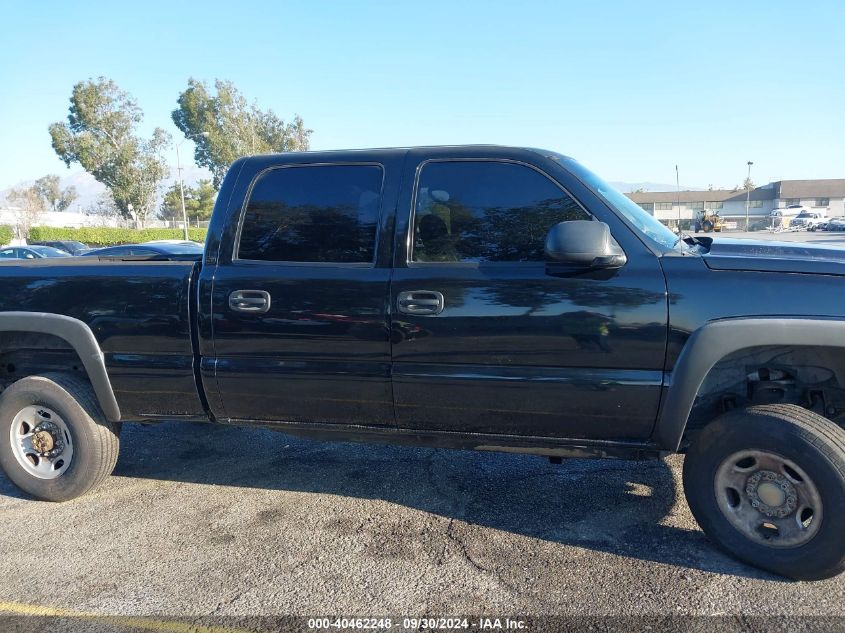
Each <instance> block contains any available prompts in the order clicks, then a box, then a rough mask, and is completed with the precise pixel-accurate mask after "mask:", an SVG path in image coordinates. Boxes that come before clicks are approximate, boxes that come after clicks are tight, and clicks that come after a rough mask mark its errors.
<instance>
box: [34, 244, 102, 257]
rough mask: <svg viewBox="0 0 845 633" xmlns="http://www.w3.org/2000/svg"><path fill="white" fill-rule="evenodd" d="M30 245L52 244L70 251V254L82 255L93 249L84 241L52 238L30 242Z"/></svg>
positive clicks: (53, 246)
mask: <svg viewBox="0 0 845 633" xmlns="http://www.w3.org/2000/svg"><path fill="white" fill-rule="evenodd" d="M29 245H30V246H50V247H52V248H57V249H59V250H60V251H64V252H65V253H69V254H70V255H82V254H83V253H86V252H88V251H90V250H91V247H90V246H88V245H87V244H83V243H82V242H77V241H76V240H52V241H40V242H30V243H29Z"/></svg>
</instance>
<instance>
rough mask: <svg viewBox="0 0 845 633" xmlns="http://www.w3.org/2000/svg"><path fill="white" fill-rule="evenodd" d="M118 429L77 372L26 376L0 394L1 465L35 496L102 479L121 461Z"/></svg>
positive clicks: (59, 497) (73, 493)
mask: <svg viewBox="0 0 845 633" xmlns="http://www.w3.org/2000/svg"><path fill="white" fill-rule="evenodd" d="M119 434H120V424H112V423H110V422H109V421H108V420H107V419H106V417H105V415H103V412H102V411H101V410H100V407H99V405H98V403H97V399H96V397H95V395H94V392H93V390H92V389H91V386H90V385H89V384H88V383H87V382H86V381H84V380H81V379H79V378H77V377H75V376H66V375H63V374H47V375H43V376H28V377H27V378H22V379H21V380H19V381H17V382H16V383H14V384H13V385H12V386H10V387H9V388H8V389H6V390H5V391H4V392H3V393H2V394H0V466H2V468H3V471H4V472H5V473H6V475H7V476H8V477H9V479H11V480H12V482H13V483H14V484H15V485H16V486H18V488H20V489H21V490H23V491H24V492H26V493H28V494H30V495H32V496H33V497H35V498H36V499H42V500H44V501H67V500H68V499H73V498H74V497H78V496H80V495H83V494H85V493H86V492H88V490H90V489H91V488H93V487H94V486H96V485H98V484H99V483H100V482H102V481H103V480H104V479H105V478H106V477H108V476H109V475H110V474H111V472H112V470H114V466H115V464H116V463H117V454H118V449H119V440H118V435H119Z"/></svg>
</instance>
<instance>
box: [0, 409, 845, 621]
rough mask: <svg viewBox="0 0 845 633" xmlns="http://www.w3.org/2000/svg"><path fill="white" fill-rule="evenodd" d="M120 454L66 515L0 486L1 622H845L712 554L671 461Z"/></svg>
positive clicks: (224, 437) (171, 435)
mask: <svg viewBox="0 0 845 633" xmlns="http://www.w3.org/2000/svg"><path fill="white" fill-rule="evenodd" d="M121 441H122V446H121V456H120V460H119V462H118V465H117V469H116V471H115V474H114V476H112V477H111V478H110V479H109V480H108V481H107V482H106V484H105V485H104V486H102V487H101V488H100V489H98V490H96V491H95V492H93V493H89V494H88V495H87V496H84V497H82V498H79V499H77V500H74V501H71V502H68V503H64V504H49V503H43V502H37V501H32V500H30V499H28V498H25V497H24V496H22V495H21V494H19V493H18V492H17V491H16V490H15V489H14V488H13V487H12V485H11V484H10V483H9V481H8V480H7V479H5V478H3V477H2V476H0V525H2V526H3V527H2V534H3V556H2V557H0V579H2V580H0V612H2V611H3V605H6V607H7V609H6V610H7V612H8V611H9V609H11V612H13V613H14V612H15V609H18V610H19V611H20V609H25V608H26V607H25V606H23V607H22V606H19V605H40V606H42V607H47V608H52V609H72V610H75V611H79V612H85V613H102V614H121V615H146V616H161V617H170V616H174V615H186V614H187V615H212V614H213V615H231V616H238V615H249V616H255V615H280V614H296V615H316V614H334V615H339V616H340V615H365V616H366V615H376V614H402V615H420V616H421V615H444V614H453V613H462V614H473V613H501V614H516V613H519V614H529V615H530V614H535V615H537V614H566V615H577V614H591V615H597V614H601V615H634V614H638V615H680V614H698V615H702V614H728V615H757V616H760V615H768V616H772V615H820V614H824V615H845V600H843V599H845V576H843V577H840V578H836V579H833V580H828V581H823V582H815V583H796V582H791V581H786V580H784V579H782V578H778V577H775V576H772V575H769V574H767V573H765V572H761V571H758V570H756V569H753V568H751V567H748V566H746V565H744V564H742V563H739V562H736V561H735V560H733V559H732V558H730V557H729V556H727V555H725V554H723V553H722V552H721V551H720V550H718V549H717V548H716V547H714V545H713V544H712V543H711V542H710V541H709V540H708V539H707V537H705V536H704V534H703V533H702V532H701V531H700V530H699V528H698V526H697V525H696V523H695V521H694V520H693V518H692V516H691V515H690V512H689V509H688V508H687V504H686V502H685V501H684V498H683V495H682V493H681V488H680V469H681V465H682V458H681V457H680V456H673V457H671V458H669V459H667V460H665V461H652V462H628V461H610V460H607V461H588V460H571V461H564V463H563V464H562V465H555V464H550V463H548V461H546V460H544V459H543V458H540V457H535V456H527V455H509V454H498V453H481V452H471V451H448V450H432V449H419V448H407V447H396V446H376V445H365V444H353V443H326V442H317V441H312V440H306V439H301V438H295V437H290V436H287V435H283V434H280V433H274V432H271V431H266V430H260V429H240V428H230V427H216V426H211V425H199V424H179V423H165V424H160V425H156V426H149V427H142V426H138V425H125V427H124V433H123V435H122V440H121ZM8 605H12V606H11V607H9V606H8ZM15 605H18V606H15Z"/></svg>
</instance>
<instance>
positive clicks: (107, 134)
mask: <svg viewBox="0 0 845 633" xmlns="http://www.w3.org/2000/svg"><path fill="white" fill-rule="evenodd" d="M142 120H143V113H142V112H141V109H140V108H139V107H138V104H137V103H136V102H135V100H134V99H133V98H132V97H131V96H130V95H129V94H128V93H126V92H124V91H122V90H120V88H119V87H118V86H117V84H115V83H114V82H113V81H112V80H110V79H106V78H105V77H100V78H98V79H97V80H96V81H95V80H93V79H89V80H88V81H81V82H79V83H78V84H76V85H75V86H74V87H73V93H72V94H71V97H70V108H69V113H68V117H67V122H64V123H62V122H59V123H53V124H52V125H51V126H50V136H51V137H52V139H53V149H54V150H56V153H57V154H58V155H59V157H60V158H61V159H62V160H63V161H64V162H65V164H66V165H67V166H68V167H70V165H71V164H72V163H79V164H80V165H81V166H82V167H83V169H85V170H86V171H88V172H89V173H90V174H91V175H93V176H94V178H96V179H97V180H98V181H100V182H101V183H103V184H104V185H106V187H108V188H109V190H110V192H111V197H112V199H113V201H114V204H115V206H116V207H117V209H118V211H119V213H120V215H121V216H122V217H124V218H127V219H133V220H135V221H136V222H137V223H139V224H140V225H143V224H144V222H145V221H146V219H147V216H148V215H149V213H150V212H151V211H153V209H154V207H155V202H156V198H157V196H158V191H159V187H160V185H161V181H162V180H163V179H164V178H166V177H167V175H168V172H169V169H168V167H167V163H166V162H165V160H164V159H163V158H162V156H161V152H162V151H163V150H164V149H165V148H166V147H167V146H168V145H169V144H170V136H169V135H168V134H167V132H165V131H164V130H163V129H161V128H156V129H155V130H154V131H153V134H152V136H151V137H150V138H149V139H145V138H142V137H141V136H140V135H138V134H137V132H136V127H137V126H138V125H139V124H140V123H141V121H142Z"/></svg>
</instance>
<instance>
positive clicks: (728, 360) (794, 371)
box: [681, 345, 845, 449]
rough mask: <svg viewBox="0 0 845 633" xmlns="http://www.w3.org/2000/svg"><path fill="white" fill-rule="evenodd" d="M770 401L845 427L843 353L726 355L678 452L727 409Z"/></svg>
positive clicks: (809, 349)
mask: <svg viewBox="0 0 845 633" xmlns="http://www.w3.org/2000/svg"><path fill="white" fill-rule="evenodd" d="M774 403H784V404H797V405H799V406H802V407H804V408H806V409H809V410H811V411H815V412H816V413H818V414H819V415H823V416H824V417H826V418H829V419H831V420H833V421H834V422H836V423H837V424H839V425H840V426H845V349H844V348H837V347H822V346H790V345H768V346H760V347H751V348H747V349H743V350H739V351H736V352H733V353H731V354H729V355H727V356H725V357H724V358H722V360H720V361H719V362H718V363H716V364H715V365H714V366H713V367H712V368H711V369H710V371H709V372H708V373H707V375H706V377H705V378H704V381H703V382H702V383H701V387H700V388H699V390H698V393H697V394H696V396H695V401H694V403H693V406H692V410H691V411H690V415H689V418H688V419H687V424H686V427H685V430H684V435H683V439H682V441H681V448H682V449H683V448H684V447H686V446H687V445H689V443H690V442H691V441H692V439H694V437H695V435H696V433H697V432H698V431H700V430H701V429H702V428H703V427H704V426H705V425H707V424H708V423H709V422H710V421H712V420H713V419H714V418H716V417H718V416H719V415H721V414H722V413H725V412H726V411H729V410H731V409H735V408H741V407H746V406H751V405H755V404H774Z"/></svg>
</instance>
